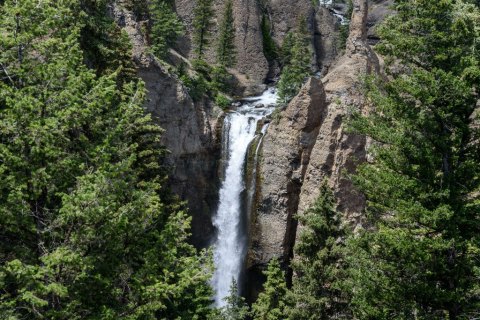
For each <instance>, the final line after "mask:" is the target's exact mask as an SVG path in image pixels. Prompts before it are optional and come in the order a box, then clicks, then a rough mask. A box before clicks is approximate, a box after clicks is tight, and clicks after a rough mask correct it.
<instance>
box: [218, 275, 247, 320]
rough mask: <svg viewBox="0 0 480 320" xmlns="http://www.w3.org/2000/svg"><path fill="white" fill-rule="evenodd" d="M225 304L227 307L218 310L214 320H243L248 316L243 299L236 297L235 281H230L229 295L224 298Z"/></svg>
mask: <svg viewBox="0 0 480 320" xmlns="http://www.w3.org/2000/svg"><path fill="white" fill-rule="evenodd" d="M225 302H226V303H227V305H226V306H225V307H223V308H221V309H220V310H219V311H220V314H219V315H217V317H216V318H215V319H218V320H244V319H246V317H247V316H248V315H249V308H248V305H247V303H246V302H245V299H244V298H243V297H241V296H239V295H238V285H237V282H236V281H235V279H232V284H231V285H230V294H229V295H228V296H227V297H225Z"/></svg>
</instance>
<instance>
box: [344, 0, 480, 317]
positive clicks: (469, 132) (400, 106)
mask: <svg viewBox="0 0 480 320" xmlns="http://www.w3.org/2000/svg"><path fill="white" fill-rule="evenodd" d="M395 9H396V10H397V15H394V16H392V17H390V18H389V19H388V20H387V21H386V23H385V24H384V25H383V27H382V28H381V29H380V36H381V38H382V42H381V45H380V46H379V47H378V49H379V50H380V52H381V53H383V54H384V55H385V56H386V57H387V62H390V63H393V64H390V68H389V69H388V71H389V72H390V75H391V78H392V80H391V81H389V82H387V83H385V81H384V80H383V79H382V80H370V81H367V92H368V98H369V103H371V105H372V109H373V112H372V113H371V114H370V115H368V116H361V115H356V116H355V118H354V120H353V122H352V126H353V128H354V129H355V130H356V131H357V132H360V133H363V134H365V135H367V136H369V137H371V138H372V139H373V141H375V143H374V147H373V148H371V150H370V152H371V154H372V156H373V157H372V158H373V159H374V161H373V162H372V163H368V164H365V165H363V166H361V168H360V169H359V171H358V174H357V175H356V177H355V182H356V184H357V185H358V186H359V188H360V189H361V190H362V191H363V192H364V193H365V194H366V196H367V199H368V208H367V210H368V211H367V212H368V215H369V216H368V217H369V223H370V225H371V226H372V228H369V229H368V230H365V231H364V232H362V233H361V234H360V235H359V236H358V237H357V238H355V239H353V240H352V241H351V252H352V256H351V259H350V260H349V264H350V265H351V266H350V277H349V279H350V280H351V292H352V294H353V298H352V306H353V310H354V313H355V315H356V316H357V317H358V318H362V319H413V318H417V319H474V318H475V317H478V310H479V307H480V304H479V301H480V296H479V279H480V278H479V276H480V273H479V270H480V261H479V259H478V256H479V252H480V248H479V244H480V238H479V234H480V233H479V231H480V217H479V212H480V206H479V205H480V202H479V190H480V189H479V188H480V162H479V159H480V144H479V140H478V138H479V131H478V130H479V128H478V125H477V126H476V125H474V121H477V120H476V118H475V115H474V111H475V109H476V105H477V101H478V90H479V88H478V84H479V83H480V82H479V80H480V78H479V76H480V69H479V63H478V62H479V61H480V51H479V49H480V47H479V46H480V42H479V39H480V12H479V10H478V7H475V6H474V5H472V4H467V3H465V2H463V1H453V0H444V1H435V2H432V1H427V0H417V1H408V0H399V1H396V6H395ZM399 65H402V69H400V70H399ZM399 71H400V72H401V73H400V72H399Z"/></svg>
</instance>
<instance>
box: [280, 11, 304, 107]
mask: <svg viewBox="0 0 480 320" xmlns="http://www.w3.org/2000/svg"><path fill="white" fill-rule="evenodd" d="M282 59H283V62H284V64H285V65H284V68H283V70H282V74H281V76H280V80H279V81H278V97H279V99H278V100H279V102H280V103H282V104H286V103H288V102H290V100H292V99H293V97H295V96H296V95H297V94H298V92H299V91H300V88H301V87H302V85H303V83H304V82H305V79H306V78H307V77H308V76H309V75H310V73H311V69H310V62H311V49H310V36H309V34H308V30H307V25H306V20H305V19H301V20H300V22H299V26H298V28H297V30H296V32H295V33H294V34H293V35H291V36H289V35H287V37H286V39H285V43H284V45H283V48H282Z"/></svg>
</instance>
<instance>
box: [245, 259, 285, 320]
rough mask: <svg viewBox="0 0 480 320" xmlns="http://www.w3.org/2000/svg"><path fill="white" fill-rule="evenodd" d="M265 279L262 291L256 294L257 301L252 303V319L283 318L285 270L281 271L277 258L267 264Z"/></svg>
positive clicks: (274, 319) (269, 319)
mask: <svg viewBox="0 0 480 320" xmlns="http://www.w3.org/2000/svg"><path fill="white" fill-rule="evenodd" d="M264 274H265V276H267V281H266V282H265V284H264V286H263V292H261V293H260V295H259V296H258V299H257V301H256V302H255V303H254V304H253V305H252V314H253V319H254V320H280V319H285V315H286V311H287V307H288V302H289V300H288V298H287V293H288V289H287V284H286V282H285V272H283V271H282V269H281V267H280V263H279V262H278V260H277V259H273V260H271V261H270V263H269V264H268V269H267V270H266V271H265V272H264Z"/></svg>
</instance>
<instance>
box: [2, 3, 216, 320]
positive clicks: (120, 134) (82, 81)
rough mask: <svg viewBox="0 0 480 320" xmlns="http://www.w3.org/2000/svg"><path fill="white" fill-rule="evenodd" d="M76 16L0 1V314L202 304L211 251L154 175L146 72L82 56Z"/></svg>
mask: <svg viewBox="0 0 480 320" xmlns="http://www.w3.org/2000/svg"><path fill="white" fill-rule="evenodd" d="M88 18H89V17H88V15H87V14H85V12H84V11H82V10H81V6H80V3H79V1H76V0H64V1H54V0H41V1H40V0H25V1H5V2H4V3H3V4H2V5H1V6H0V239H1V241H0V315H1V317H2V318H6V319H157V318H165V319H176V318H183V319H194V318H196V317H199V318H207V317H208V315H209V314H210V313H211V309H210V303H211V301H210V296H211V289H210V286H209V284H208V280H209V275H210V269H211V268H210V259H209V256H208V255H207V254H198V253H197V252H196V250H195V249H194V248H193V247H192V246H190V245H189V244H187V242H186V240H187V238H188V236H189V218H187V217H186V215H185V213H184V211H183V210H182V207H181V206H179V205H178V203H177V202H176V200H174V199H173V198H172V197H171V196H170V195H169V193H168V192H167V190H165V189H164V188H163V186H162V183H163V181H164V175H165V172H163V170H162V168H161V162H162V158H163V154H164V153H165V151H164V148H163V147H162V146H161V145H160V143H159V141H160V137H161V136H160V135H161V129H160V128H159V127H158V126H156V125H155V124H154V123H153V122H152V121H151V119H150V117H149V116H146V115H145V114H144V111H143V109H142V103H143V99H144V96H145V89H144V86H143V84H142V83H141V82H140V81H138V80H132V81H128V82H126V81H118V80H119V79H118V77H119V73H117V72H111V73H108V72H107V69H104V72H102V73H104V75H102V76H97V74H96V72H97V71H98V70H91V69H88V68H87V67H86V66H85V65H84V52H83V51H82V50H81V46H80V39H81V34H82V27H84V26H85V21H84V20H83V19H88ZM114 42H115V41H112V43H114ZM105 50H108V48H105Z"/></svg>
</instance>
